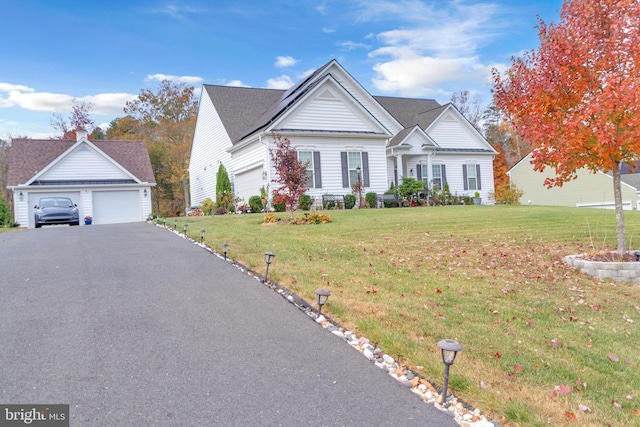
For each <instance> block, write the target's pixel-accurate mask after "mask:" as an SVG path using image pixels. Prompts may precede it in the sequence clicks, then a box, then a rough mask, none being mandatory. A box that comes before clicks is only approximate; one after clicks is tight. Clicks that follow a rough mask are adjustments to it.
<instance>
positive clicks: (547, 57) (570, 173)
mask: <svg viewBox="0 0 640 427" xmlns="http://www.w3.org/2000/svg"><path fill="white" fill-rule="evenodd" d="M539 38H540V47H539V49H538V50H537V51H531V52H528V53H527V54H525V55H524V57H523V58H517V59H514V60H513V64H512V67H511V68H510V69H509V70H508V72H507V74H506V75H505V76H504V77H503V76H502V75H500V73H499V72H498V71H497V70H495V69H494V70H493V78H494V86H495V87H494V97H495V102H496V105H497V106H498V108H500V109H501V110H502V111H503V112H505V113H506V115H507V118H508V119H509V120H510V121H511V123H512V124H513V126H514V127H515V128H516V129H517V131H518V133H519V134H520V135H521V136H522V137H523V138H525V139H526V140H527V141H530V142H531V143H533V144H534V145H535V147H536V148H535V149H534V152H533V157H532V163H533V164H534V168H535V170H538V171H542V170H544V168H545V167H547V166H548V167H552V168H554V169H555V177H554V178H550V179H547V180H546V181H545V185H546V186H547V187H549V188H551V187H553V186H562V184H563V183H565V182H568V181H570V180H572V179H575V178H576V177H577V171H578V170H580V169H583V168H587V169H588V170H590V171H592V172H594V173H595V172H596V171H599V170H604V171H611V173H612V176H613V187H614V199H615V209H616V227H617V236H618V242H617V244H618V247H617V249H618V253H619V254H621V255H622V254H623V253H624V251H625V249H626V238H625V230H624V215H623V210H622V196H621V189H620V188H621V187H620V166H621V164H623V163H630V164H632V163H634V162H635V161H636V159H637V158H638V157H639V155H640V2H638V1H637V0H607V1H603V0H580V1H577V0H566V1H565V3H564V5H563V6H562V10H561V13H560V22H559V23H558V24H553V23H551V24H549V25H547V24H545V22H544V21H542V20H540V24H539Z"/></svg>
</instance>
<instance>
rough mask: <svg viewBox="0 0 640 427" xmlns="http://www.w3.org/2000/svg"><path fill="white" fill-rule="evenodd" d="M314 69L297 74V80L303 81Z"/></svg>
mask: <svg viewBox="0 0 640 427" xmlns="http://www.w3.org/2000/svg"><path fill="white" fill-rule="evenodd" d="M315 71H316V69H315V68H309V69H307V70H305V71H303V72H301V73H299V74H298V80H303V79H305V78H307V77H309V76H310V75H311V74H313V73H315Z"/></svg>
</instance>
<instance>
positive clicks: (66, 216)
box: [34, 197, 80, 228]
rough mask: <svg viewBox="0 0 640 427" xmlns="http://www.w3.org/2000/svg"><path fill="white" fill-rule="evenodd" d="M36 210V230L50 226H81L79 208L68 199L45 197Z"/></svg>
mask: <svg viewBox="0 0 640 427" xmlns="http://www.w3.org/2000/svg"><path fill="white" fill-rule="evenodd" d="M35 208H36V212H35V214H34V218H35V226H36V228H40V227H42V226H43V225H48V224H69V225H79V224H80V216H79V214H78V206H77V205H76V204H75V203H73V202H72V201H71V199H70V198H68V197H43V198H42V199H40V201H39V202H38V204H37V205H36V206H35Z"/></svg>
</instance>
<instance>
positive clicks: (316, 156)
mask: <svg viewBox="0 0 640 427" xmlns="http://www.w3.org/2000/svg"><path fill="white" fill-rule="evenodd" d="M313 173H314V175H315V181H316V188H322V168H320V152H319V151H314V152H313Z"/></svg>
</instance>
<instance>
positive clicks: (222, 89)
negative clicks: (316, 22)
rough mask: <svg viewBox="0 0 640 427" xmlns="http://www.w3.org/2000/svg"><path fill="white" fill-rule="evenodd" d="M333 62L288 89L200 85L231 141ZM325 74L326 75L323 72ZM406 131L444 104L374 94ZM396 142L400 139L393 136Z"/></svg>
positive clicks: (265, 120)
mask: <svg viewBox="0 0 640 427" xmlns="http://www.w3.org/2000/svg"><path fill="white" fill-rule="evenodd" d="M332 62H333V61H330V62H329V63H327V64H325V65H323V66H322V67H320V68H318V69H317V70H315V71H314V72H313V73H312V74H310V75H309V76H307V77H306V78H304V79H303V80H301V81H300V82H299V83H297V84H296V85H294V86H292V87H291V88H289V89H288V90H286V91H284V90H277V89H258V88H247V87H232V86H217V85H204V89H205V90H206V92H207V94H208V95H209V98H210V99H211V101H212V102H213V105H214V106H215V108H216V111H217V112H218V115H219V116H220V119H221V120H222V123H223V125H224V127H225V130H226V131H227V134H228V135H229V138H230V139H231V143H232V144H236V143H238V142H240V141H241V140H242V139H244V138H246V137H247V136H249V135H251V134H253V133H255V132H257V131H259V130H262V129H264V128H266V127H267V126H268V125H269V123H271V122H273V121H274V120H275V119H277V118H278V117H279V116H280V115H282V113H283V112H285V111H286V110H287V109H289V108H290V107H291V106H292V105H294V104H295V102H296V101H297V100H299V99H300V98H301V97H302V96H304V94H305V93H307V92H308V91H309V90H311V89H312V88H313V87H314V85H316V84H317V83H318V82H319V81H320V80H321V78H319V77H324V76H322V75H321V74H322V72H323V70H326V69H327V67H328V65H329V64H331V63H332ZM327 75H328V74H327ZM373 98H374V99H375V100H376V101H377V102H379V103H380V104H381V105H382V107H383V108H385V109H386V110H387V111H388V112H389V113H390V114H391V115H392V116H393V117H394V118H395V119H396V120H397V121H398V122H399V123H400V124H401V125H402V126H403V127H405V128H407V129H406V132H404V133H408V132H409V130H410V129H412V128H413V127H414V126H415V125H418V126H420V127H421V128H422V129H426V128H427V127H428V126H429V125H430V124H431V123H432V122H433V121H434V120H435V119H436V118H437V117H438V115H439V114H440V113H441V112H442V110H443V109H444V108H446V106H441V105H440V104H439V103H438V102H436V101H435V100H433V99H417V98H415V99H414V98H396V97H389V96H374V97H373ZM394 141H396V143H398V142H399V141H400V139H398V138H394Z"/></svg>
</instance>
